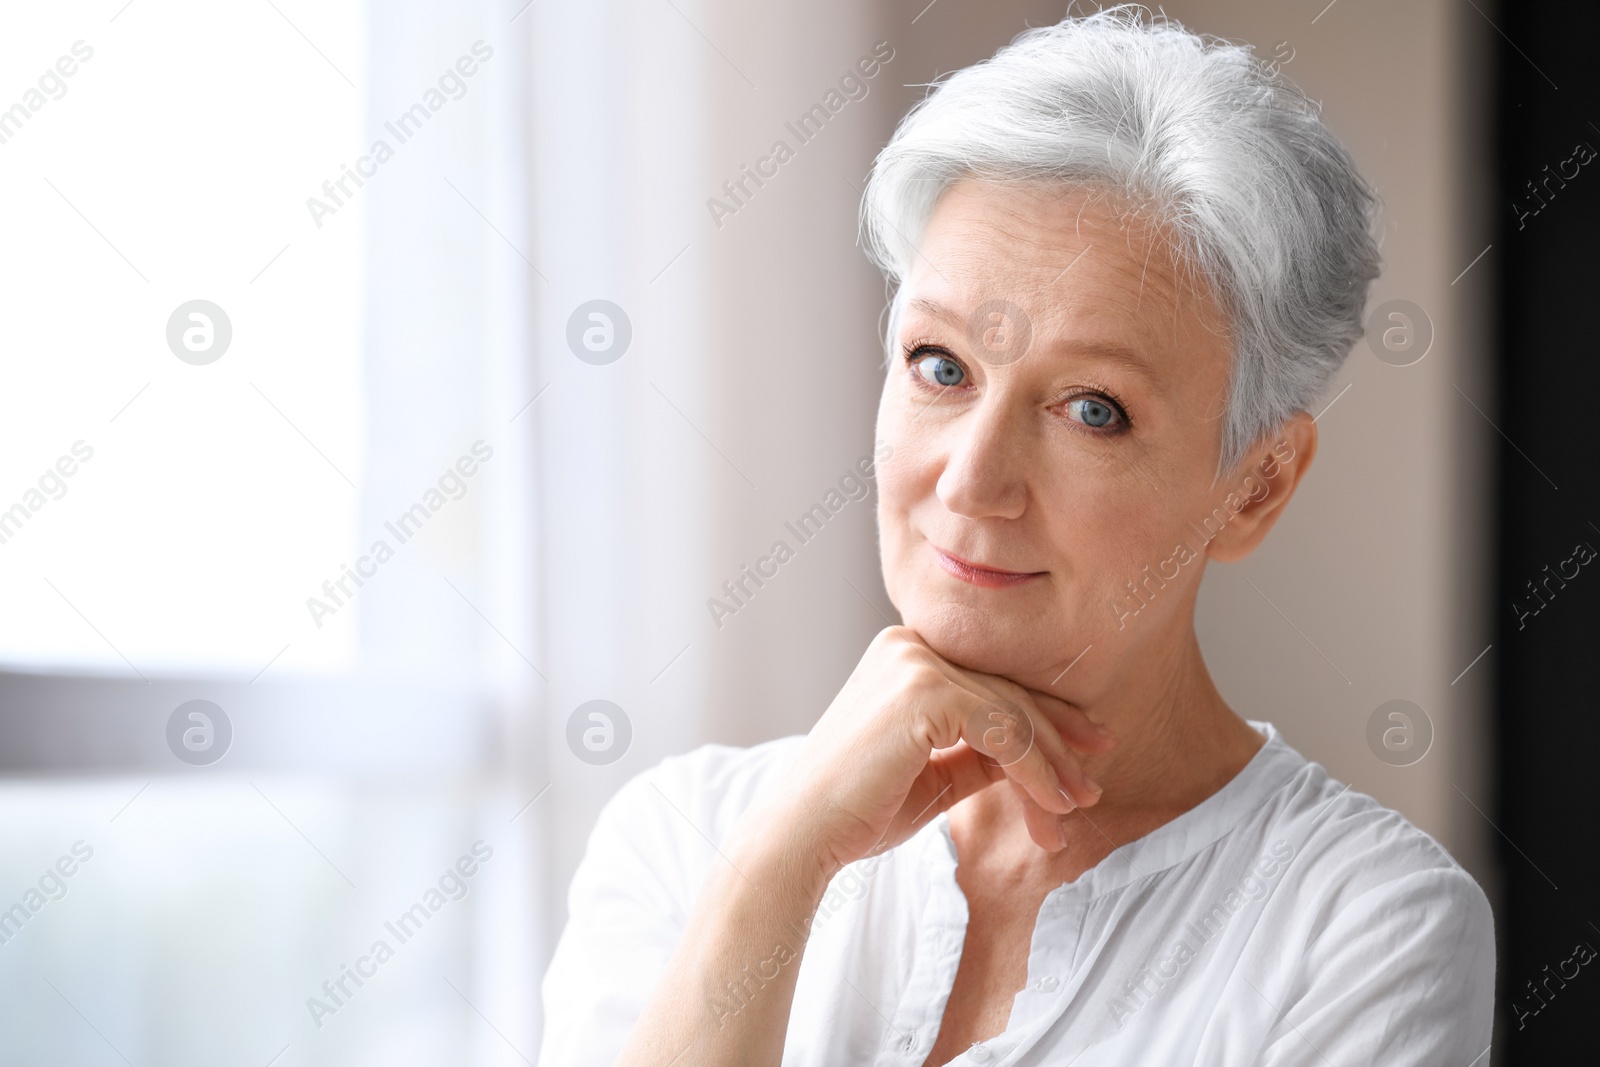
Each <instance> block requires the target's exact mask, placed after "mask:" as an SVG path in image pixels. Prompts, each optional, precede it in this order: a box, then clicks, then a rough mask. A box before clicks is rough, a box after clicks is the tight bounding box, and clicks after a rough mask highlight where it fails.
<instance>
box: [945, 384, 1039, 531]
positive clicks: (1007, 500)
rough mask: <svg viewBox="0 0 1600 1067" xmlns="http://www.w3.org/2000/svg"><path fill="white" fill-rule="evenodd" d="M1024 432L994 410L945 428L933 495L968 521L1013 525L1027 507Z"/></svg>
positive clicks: (1014, 421) (1019, 423) (1019, 424)
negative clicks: (944, 445)
mask: <svg viewBox="0 0 1600 1067" xmlns="http://www.w3.org/2000/svg"><path fill="white" fill-rule="evenodd" d="M1024 430H1025V427H1024V426H1023V424H1022V421H1021V420H1020V419H1019V418H1017V417H1016V416H1014V415H1012V414H1010V413H1008V412H1007V411H1006V410H1005V409H1003V408H1000V407H998V406H996V407H994V408H992V409H990V410H983V409H980V410H978V411H975V412H972V413H971V414H969V415H968V416H967V417H965V418H961V419H957V420H955V421H954V422H952V423H949V424H947V425H946V426H945V431H946V432H947V433H949V434H950V445H949V449H948V451H947V452H946V453H945V462H944V470H942V471H940V473H939V481H938V485H937V489H936V491H937V492H938V494H939V500H940V501H941V502H942V503H943V504H944V506H945V507H946V508H948V509H950V511H952V512H954V513H955V514H957V515H962V516H965V517H966V518H969V519H1015V518H1018V517H1019V516H1021V514H1022V512H1023V509H1024V508H1025V507H1026V506H1027V501H1028V487H1027V482H1026V480H1025V472H1026V466H1027V442H1026V440H1025V433H1024Z"/></svg>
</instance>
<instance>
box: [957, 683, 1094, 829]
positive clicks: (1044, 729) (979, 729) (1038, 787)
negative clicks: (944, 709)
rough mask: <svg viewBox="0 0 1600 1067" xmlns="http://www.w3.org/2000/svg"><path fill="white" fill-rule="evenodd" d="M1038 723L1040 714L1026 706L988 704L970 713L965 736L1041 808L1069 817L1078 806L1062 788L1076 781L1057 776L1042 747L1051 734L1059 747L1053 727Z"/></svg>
mask: <svg viewBox="0 0 1600 1067" xmlns="http://www.w3.org/2000/svg"><path fill="white" fill-rule="evenodd" d="M1038 720H1040V716H1039V714H1038V712H1034V711H1030V710H1029V709H1028V708H1027V707H1026V706H1024V705H1022V704H1013V703H1010V702H1009V701H999V700H988V701H984V702H983V703H981V704H979V705H977V706H976V707H975V708H973V710H972V711H971V712H969V713H968V716H967V721H966V724H965V727H964V736H965V737H966V738H967V743H968V744H969V745H971V746H972V747H973V748H975V749H977V750H978V752H979V753H980V754H982V755H983V756H986V757H988V758H990V759H993V760H994V761H995V762H996V763H997V764H998V765H999V767H1000V768H1001V769H1002V770H1003V771H1005V774H1006V776H1007V777H1008V778H1010V779H1012V780H1013V781H1014V782H1016V783H1017V784H1018V785H1020V786H1021V787H1022V788H1023V789H1025V790H1026V791H1027V792H1028V794H1029V795H1030V796H1032V797H1033V799H1034V802H1035V803H1037V804H1038V805H1039V806H1040V807H1042V808H1044V809H1045V810H1047V811H1055V812H1060V813H1062V814H1065V813H1066V812H1068V811H1071V810H1072V808H1073V806H1074V803H1075V802H1074V801H1073V800H1072V799H1071V794H1070V793H1063V792H1062V787H1063V786H1066V785H1070V784H1073V779H1072V778H1070V777H1069V778H1067V779H1063V778H1062V777H1061V776H1060V775H1059V774H1058V773H1057V771H1056V767H1055V765H1054V764H1053V763H1052V762H1051V760H1050V758H1049V756H1048V755H1047V753H1046V750H1045V749H1044V748H1043V747H1041V746H1040V744H1039V743H1038V742H1039V738H1040V737H1041V736H1042V735H1046V734H1048V735H1050V738H1051V741H1052V743H1053V744H1055V745H1057V746H1059V741H1055V739H1054V734H1055V731H1054V729H1053V728H1052V727H1051V726H1050V724H1049V723H1046V722H1042V721H1038ZM1036 721H1037V725H1036ZM1073 769H1075V768H1073Z"/></svg>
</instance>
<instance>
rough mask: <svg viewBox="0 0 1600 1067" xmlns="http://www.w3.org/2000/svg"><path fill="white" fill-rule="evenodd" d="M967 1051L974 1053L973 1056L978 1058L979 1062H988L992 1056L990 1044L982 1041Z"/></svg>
mask: <svg viewBox="0 0 1600 1067" xmlns="http://www.w3.org/2000/svg"><path fill="white" fill-rule="evenodd" d="M967 1051H968V1052H969V1053H970V1054H971V1055H972V1058H973V1059H975V1060H977V1061H978V1062H979V1063H988V1062H989V1057H990V1055H991V1053H990V1052H989V1046H988V1045H985V1044H983V1043H982V1042H979V1043H978V1044H976V1045H973V1046H972V1047H971V1048H970V1049H968V1050H967Z"/></svg>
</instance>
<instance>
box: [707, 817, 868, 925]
mask: <svg viewBox="0 0 1600 1067" xmlns="http://www.w3.org/2000/svg"><path fill="white" fill-rule="evenodd" d="M808 823H809V820H806V819H805V818H804V817H803V816H802V815H801V813H799V812H798V811H796V810H794V809H793V807H792V806H791V805H784V806H781V807H780V806H776V805H766V806H764V807H762V808H760V809H755V810H752V811H750V812H747V813H746V817H745V818H743V819H741V820H740V821H739V824H738V825H737V826H736V827H735V828H734V831H733V833H732V834H730V835H729V839H728V841H727V842H725V843H724V853H725V855H726V856H727V858H728V861H729V863H731V864H733V865H734V867H735V868H736V869H737V870H738V871H739V872H740V874H741V875H743V876H744V877H745V878H746V879H747V880H748V881H750V882H751V883H753V885H754V886H755V887H756V888H759V889H761V890H763V891H765V892H768V893H771V894H774V895H776V896H778V897H781V898H783V899H784V900H785V902H786V903H788V904H789V905H791V906H792V907H795V908H801V909H806V910H805V918H806V919H809V918H810V916H811V914H812V912H814V911H815V910H816V908H817V906H818V905H819V904H820V903H821V902H822V897H823V894H824V893H826V892H827V891H828V883H829V882H831V881H832V880H833V877H834V875H836V874H838V873H839V871H840V870H841V869H842V865H841V864H839V863H838V862H837V861H836V859H835V858H834V856H833V855H832V853H831V852H830V851H829V850H828V849H826V848H825V847H823V845H822V843H821V842H819V841H818V840H816V835H815V834H814V833H812V832H810V829H809V826H808Z"/></svg>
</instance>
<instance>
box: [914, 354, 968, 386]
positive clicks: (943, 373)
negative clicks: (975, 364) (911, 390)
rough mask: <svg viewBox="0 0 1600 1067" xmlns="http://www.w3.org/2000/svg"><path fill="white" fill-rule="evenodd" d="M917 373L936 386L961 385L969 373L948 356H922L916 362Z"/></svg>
mask: <svg viewBox="0 0 1600 1067" xmlns="http://www.w3.org/2000/svg"><path fill="white" fill-rule="evenodd" d="M916 365H917V373H919V374H921V375H922V376H923V377H924V378H926V379H927V380H928V381H930V382H932V383H934V384H935V385H960V384H961V380H962V379H963V378H965V377H966V376H967V372H966V371H964V370H962V369H961V364H959V363H957V362H956V361H955V360H953V359H950V358H948V357H946V356H933V355H929V356H922V357H921V358H919V359H917V360H916Z"/></svg>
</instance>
